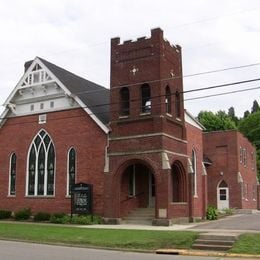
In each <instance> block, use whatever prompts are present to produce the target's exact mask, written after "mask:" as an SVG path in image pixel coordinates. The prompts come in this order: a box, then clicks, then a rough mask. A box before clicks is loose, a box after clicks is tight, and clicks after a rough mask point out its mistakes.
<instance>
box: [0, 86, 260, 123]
mask: <svg viewBox="0 0 260 260" xmlns="http://www.w3.org/2000/svg"><path fill="white" fill-rule="evenodd" d="M255 89H260V87H254V88H248V89H243V90H237V91H229V92H224V93H218V94H212V95H206V96H200V97H194V98H188V99H183V100H181V102H183V101H191V100H197V99H202V98H210V97H215V96H222V95H228V94H235V93H239V92H245V91H251V90H255ZM114 104H119V102H118V103H114ZM162 104H165V103H161V102H159V103H158V104H157V106H161V105H162ZM106 105H107V104H106ZM152 106H153V107H154V106H155V105H154V104H152ZM80 108H89V109H90V108H91V106H89V107H88V106H84V107H80ZM55 112H61V113H62V112H63V110H60V111H53V113H55ZM114 112H117V113H119V111H118V110H114V111H107V112H97V113H93V112H91V113H89V115H90V116H91V115H95V116H97V115H102V114H110V113H114ZM42 113H44V111H43V112H42ZM42 113H38V114H42ZM47 113H49V112H47ZM38 114H32V115H29V116H35V115H38ZM24 116H26V115H24ZM84 116H85V115H76V116H64V117H59V118H51V119H48V120H50V121H53V120H62V119H71V118H78V117H84ZM20 117H23V116H20ZM11 118H15V117H13V116H8V117H0V120H6V119H11ZM36 122H38V120H33V121H26V122H18V123H10V124H9V125H20V124H30V123H36Z"/></svg>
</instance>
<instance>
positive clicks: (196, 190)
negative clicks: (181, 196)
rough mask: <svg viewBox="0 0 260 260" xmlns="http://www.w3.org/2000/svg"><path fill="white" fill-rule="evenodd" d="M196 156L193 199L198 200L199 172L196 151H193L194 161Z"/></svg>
mask: <svg viewBox="0 0 260 260" xmlns="http://www.w3.org/2000/svg"><path fill="white" fill-rule="evenodd" d="M193 155H194V167H193V175H194V178H193V181H194V194H193V197H194V198H197V197H198V189H197V177H198V171H197V154H196V151H195V149H192V159H193Z"/></svg>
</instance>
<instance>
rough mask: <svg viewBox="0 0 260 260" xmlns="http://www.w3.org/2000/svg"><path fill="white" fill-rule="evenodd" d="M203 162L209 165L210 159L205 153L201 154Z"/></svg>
mask: <svg viewBox="0 0 260 260" xmlns="http://www.w3.org/2000/svg"><path fill="white" fill-rule="evenodd" d="M203 163H204V164H207V165H211V164H212V161H211V160H210V159H209V157H208V156H207V155H205V154H203Z"/></svg>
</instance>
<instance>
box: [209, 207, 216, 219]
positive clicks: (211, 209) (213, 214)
mask: <svg viewBox="0 0 260 260" xmlns="http://www.w3.org/2000/svg"><path fill="white" fill-rule="evenodd" d="M217 218H218V210H217V209H216V207H214V206H211V205H209V206H208V208H207V219H208V220H215V219H217Z"/></svg>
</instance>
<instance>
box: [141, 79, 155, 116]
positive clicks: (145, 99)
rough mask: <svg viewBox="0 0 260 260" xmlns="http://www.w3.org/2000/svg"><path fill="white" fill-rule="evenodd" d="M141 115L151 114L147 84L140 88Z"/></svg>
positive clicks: (149, 91)
mask: <svg viewBox="0 0 260 260" xmlns="http://www.w3.org/2000/svg"><path fill="white" fill-rule="evenodd" d="M141 102H142V103H141V113H151V106H152V100H151V90H150V86H149V85H148V84H143V85H142V86H141Z"/></svg>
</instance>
